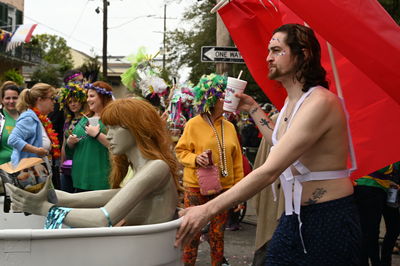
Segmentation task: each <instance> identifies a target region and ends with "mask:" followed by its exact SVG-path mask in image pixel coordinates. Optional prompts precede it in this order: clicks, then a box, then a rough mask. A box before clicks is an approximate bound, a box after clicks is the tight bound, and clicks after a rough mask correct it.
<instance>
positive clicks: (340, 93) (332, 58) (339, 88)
mask: <svg viewBox="0 0 400 266" xmlns="http://www.w3.org/2000/svg"><path fill="white" fill-rule="evenodd" d="M326 46H327V48H328V53H329V59H330V61H331V65H332V72H333V78H334V79H335V85H336V91H337V94H338V96H339V97H340V98H341V99H343V91H342V85H341V83H340V77H339V72H338V70H337V67H336V60H335V55H334V54H333V49H332V45H331V44H330V43H329V42H326Z"/></svg>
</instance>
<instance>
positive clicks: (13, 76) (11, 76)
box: [0, 69, 24, 85]
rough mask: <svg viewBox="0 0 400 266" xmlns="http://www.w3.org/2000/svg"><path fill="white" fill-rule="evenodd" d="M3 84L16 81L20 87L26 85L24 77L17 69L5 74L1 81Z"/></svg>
mask: <svg viewBox="0 0 400 266" xmlns="http://www.w3.org/2000/svg"><path fill="white" fill-rule="evenodd" d="M0 80H1V81H2V82H4V81H14V82H15V83H17V84H18V85H23V84H24V77H23V76H22V75H21V74H20V73H19V71H17V70H15V69H10V70H7V71H6V72H4V73H3V75H2V77H1V79H0Z"/></svg>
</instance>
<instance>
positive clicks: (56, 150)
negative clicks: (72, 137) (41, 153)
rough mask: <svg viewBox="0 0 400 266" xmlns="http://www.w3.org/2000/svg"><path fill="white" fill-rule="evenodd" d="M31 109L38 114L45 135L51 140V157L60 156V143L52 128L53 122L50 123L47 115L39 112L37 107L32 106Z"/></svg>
mask: <svg viewBox="0 0 400 266" xmlns="http://www.w3.org/2000/svg"><path fill="white" fill-rule="evenodd" d="M32 110H33V111H34V112H35V114H36V115H37V116H38V118H39V120H40V122H42V125H43V127H44V129H45V130H46V133H47V136H48V137H49V139H50V141H51V154H52V156H53V159H57V158H60V156H61V151H60V143H59V141H58V138H57V135H58V133H56V132H55V131H54V129H53V123H51V121H50V119H49V118H48V117H47V115H43V114H41V113H40V111H39V109H37V108H36V107H35V108H32Z"/></svg>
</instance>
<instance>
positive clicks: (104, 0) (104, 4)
mask: <svg viewBox="0 0 400 266" xmlns="http://www.w3.org/2000/svg"><path fill="white" fill-rule="evenodd" d="M107 7H108V1H107V0H103V79H104V80H105V81H107V79H108V77H107V70H108V67H107V16H108V15H107Z"/></svg>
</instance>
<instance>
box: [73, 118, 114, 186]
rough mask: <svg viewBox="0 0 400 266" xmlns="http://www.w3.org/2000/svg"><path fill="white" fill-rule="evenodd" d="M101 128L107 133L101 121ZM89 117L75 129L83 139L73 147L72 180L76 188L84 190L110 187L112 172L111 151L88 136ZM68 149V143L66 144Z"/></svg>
mask: <svg viewBox="0 0 400 266" xmlns="http://www.w3.org/2000/svg"><path fill="white" fill-rule="evenodd" d="M99 123H100V130H101V132H102V133H106V127H105V126H104V124H103V123H102V122H101V121H99ZM87 124H88V120H87V118H85V117H84V118H82V119H81V120H80V121H79V123H78V124H77V125H76V127H75V128H74V130H73V134H75V135H76V136H77V137H78V138H81V140H80V141H79V142H78V143H77V144H76V145H75V147H74V149H73V159H72V161H73V163H72V180H73V184H74V188H79V189H84V190H101V189H109V188H110V185H109V183H108V176H109V174H110V161H109V152H108V149H107V148H106V147H104V146H103V144H101V143H100V142H99V141H98V140H97V139H94V138H92V137H90V136H88V135H87V134H86V132H85V127H86V125H87ZM66 149H68V145H67V146H66Z"/></svg>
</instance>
